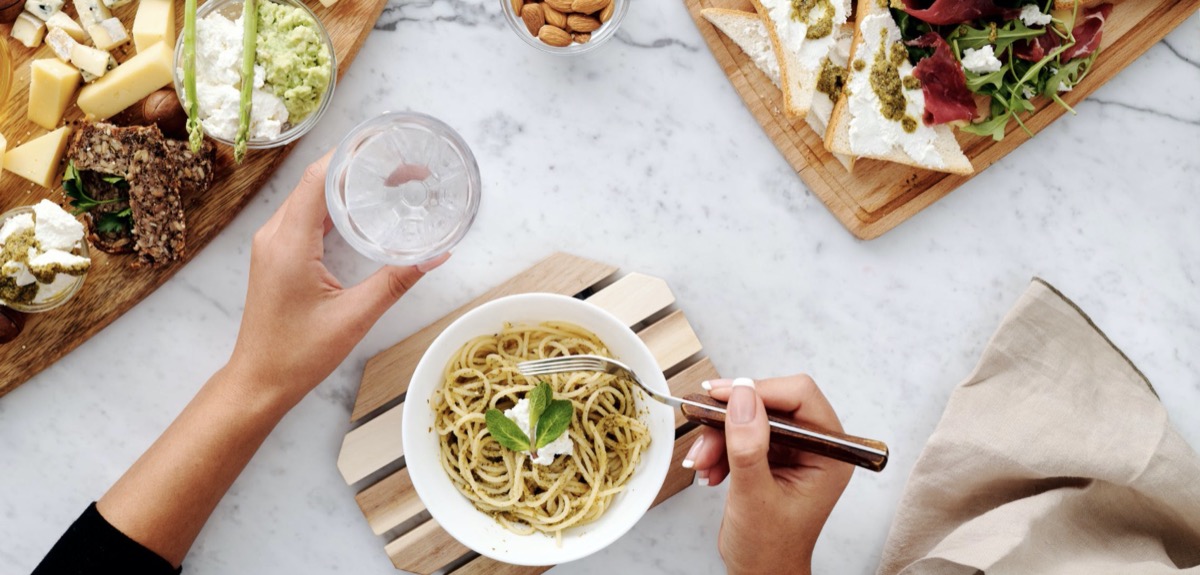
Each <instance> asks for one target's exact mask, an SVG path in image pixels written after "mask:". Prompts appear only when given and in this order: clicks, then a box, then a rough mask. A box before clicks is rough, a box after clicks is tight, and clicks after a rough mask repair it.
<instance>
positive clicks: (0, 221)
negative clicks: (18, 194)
mask: <svg viewBox="0 0 1200 575" xmlns="http://www.w3.org/2000/svg"><path fill="white" fill-rule="evenodd" d="M32 213H33V206H22V207H19V208H13V209H11V210H9V211H7V212H4V213H3V214H0V226H2V225H4V222H7V221H8V219H9V218H11V217H13V216H19V215H21V214H32ZM73 253H74V254H75V255H79V256H83V257H85V258H86V257H91V256H90V255H89V254H88V243H87V239H86V238H85V239H83V240H80V241H79V249H77V250H75V251H74V252H73ZM85 279H87V272H83V273H82V274H80V275H78V276H76V277H75V281H73V282H71V284H70V285H68V286H67V287H65V288H63V290H62V291H60V292H58V293H56V294H54V297H51V298H49V299H47V300H46V301H43V302H38V303H17V302H7V301H4V300H3V299H0V305H3V306H5V307H8V308H11V309H14V310H17V311H19V312H24V313H40V312H44V311H50V310H52V309H54V308H56V307H58V306H61V305H63V304H65V303H67V302H68V301H70V300H71V298H73V297H75V294H77V293H79V289H80V288H82V287H83V282H84V280H85Z"/></svg>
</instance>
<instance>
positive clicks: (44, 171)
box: [4, 60, 71, 188]
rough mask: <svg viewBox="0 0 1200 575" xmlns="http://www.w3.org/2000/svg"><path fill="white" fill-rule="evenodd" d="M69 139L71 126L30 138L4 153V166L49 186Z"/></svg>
mask: <svg viewBox="0 0 1200 575" xmlns="http://www.w3.org/2000/svg"><path fill="white" fill-rule="evenodd" d="M51 62H57V60H51ZM60 63H61V62H60ZM70 139H71V128H69V127H67V126H63V127H61V128H59V129H57V130H55V131H53V132H50V133H49V134H46V135H44V136H41V137H38V138H35V139H33V140H30V141H28V142H26V143H24V144H22V145H21V146H18V147H16V148H13V149H12V150H9V151H8V153H6V154H4V168H5V169H6V170H8V171H10V172H12V173H14V174H16V175H18V176H21V177H22V178H25V179H26V180H29V181H31V182H33V183H35V184H37V185H39V186H42V187H44V188H49V187H51V186H52V185H53V184H54V180H55V178H57V177H58V174H59V169H58V165H59V164H60V163H61V162H62V157H63V152H65V151H67V141H68V140H70Z"/></svg>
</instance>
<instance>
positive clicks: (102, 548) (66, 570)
mask: <svg viewBox="0 0 1200 575" xmlns="http://www.w3.org/2000/svg"><path fill="white" fill-rule="evenodd" d="M181 570H182V568H175V567H172V566H171V564H170V563H168V562H167V560H166V559H163V558H162V557H159V556H158V555H157V554H156V553H154V552H153V551H151V550H149V549H147V548H145V547H143V546H142V544H140V543H138V542H137V541H134V540H133V539H130V538H129V537H128V536H126V535H125V534H124V533H121V531H120V530H118V529H117V528H116V527H113V526H112V524H111V523H109V522H108V521H107V520H106V519H104V516H102V515H100V512H99V511H97V510H96V504H95V503H92V504H91V505H89V506H88V508H87V509H86V510H85V511H84V512H83V515H80V516H79V519H76V520H75V523H73V524H71V527H69V528H68V529H67V532H66V533H63V536H62V537H60V538H59V539H58V543H55V544H54V547H53V548H52V549H50V553H47V554H46V557H45V558H44V559H42V563H41V564H40V565H38V566H37V568H36V569H34V570H33V575H99V574H107V573H122V574H125V575H176V574H178V573H180V572H181Z"/></svg>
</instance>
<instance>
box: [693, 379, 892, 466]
mask: <svg viewBox="0 0 1200 575" xmlns="http://www.w3.org/2000/svg"><path fill="white" fill-rule="evenodd" d="M683 399H685V400H687V401H692V402H695V403H700V404H704V405H709V406H712V407H716V408H719V409H721V410H724V409H725V404H724V403H722V402H720V401H717V400H715V399H713V398H711V397H709V396H708V395H705V394H702V393H693V394H689V395H686V396H684V397H683ZM681 409H682V411H683V415H684V416H685V417H687V418H688V420H690V421H694V422H696V423H700V424H703V425H707V426H710V427H715V428H717V429H725V413H723V412H722V411H717V410H712V409H706V408H703V407H697V406H695V405H689V404H687V403H684V404H683V406H682V407H681ZM767 418H768V419H770V421H771V443H774V444H776V445H785V446H787V447H791V448H794V449H799V450H801V451H807V452H809V453H815V454H817V455H823V456H825V457H829V458H832V459H836V460H838V461H845V462H846V463H849V464H851V465H857V466H859V467H862V468H863V469H870V470H871V471H882V470H883V468H884V466H886V465H887V460H888V447H887V444H885V443H883V442H882V441H876V440H874V439H866V438H863V437H855V436H853V435H846V434H844V433H838V432H836V431H830V430H828V429H821V428H819V427H813V426H810V425H804V424H802V423H798V422H796V421H795V420H792V419H789V418H786V417H780V416H777V415H768V417H767Z"/></svg>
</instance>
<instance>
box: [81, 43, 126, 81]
mask: <svg viewBox="0 0 1200 575" xmlns="http://www.w3.org/2000/svg"><path fill="white" fill-rule="evenodd" d="M71 63H72V64H74V65H75V67H76V68H79V73H80V74H82V75H83V81H84V82H86V83H88V84H91V83H92V82H95V81H96V80H97V79H99V78H100V77H102V76H104V75H105V74H107V73H108V72H109V70H113V69H116V67H117V60H116V58H113V57H112V54H109V53H108V52H105V51H104V50H101V49H99V48H93V47H91V46H85V45H83V44H75V45H74V46H72V47H71Z"/></svg>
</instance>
